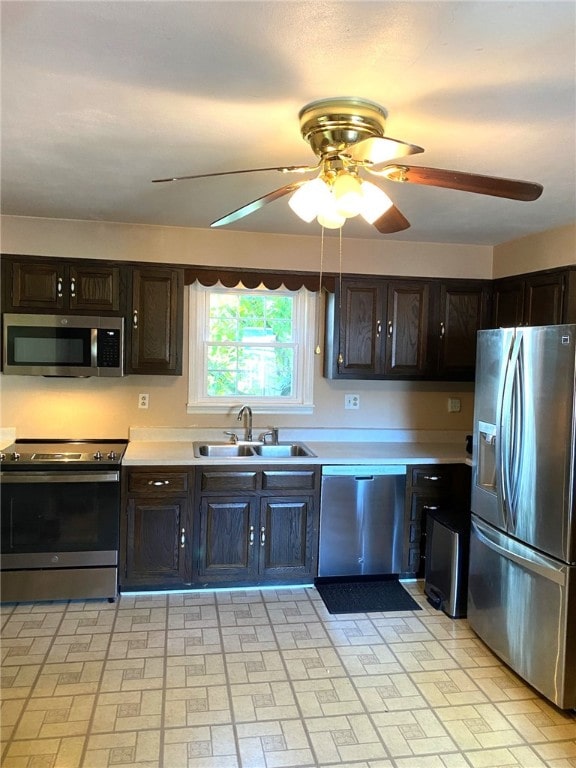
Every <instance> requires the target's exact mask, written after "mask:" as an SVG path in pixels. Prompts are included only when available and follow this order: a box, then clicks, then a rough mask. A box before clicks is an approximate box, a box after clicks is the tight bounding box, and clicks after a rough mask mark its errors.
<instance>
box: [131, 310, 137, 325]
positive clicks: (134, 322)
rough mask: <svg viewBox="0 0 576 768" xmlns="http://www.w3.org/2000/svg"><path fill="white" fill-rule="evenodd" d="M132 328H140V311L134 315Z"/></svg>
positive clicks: (135, 311)
mask: <svg viewBox="0 0 576 768" xmlns="http://www.w3.org/2000/svg"><path fill="white" fill-rule="evenodd" d="M132 328H138V310H137V309H135V310H134V312H133V313H132Z"/></svg>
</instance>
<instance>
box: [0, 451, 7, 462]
mask: <svg viewBox="0 0 576 768" xmlns="http://www.w3.org/2000/svg"><path fill="white" fill-rule="evenodd" d="M0 461H6V454H5V453H0Z"/></svg>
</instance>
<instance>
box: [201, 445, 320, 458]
mask: <svg viewBox="0 0 576 768" xmlns="http://www.w3.org/2000/svg"><path fill="white" fill-rule="evenodd" d="M194 456H195V457H196V458H197V459H201V458H210V459H294V458H305V457H307V456H316V454H315V453H314V452H313V451H311V450H310V448H308V446H307V445H305V444H304V443H298V442H295V443H276V444H271V443H242V442H240V443H206V442H196V443H194Z"/></svg>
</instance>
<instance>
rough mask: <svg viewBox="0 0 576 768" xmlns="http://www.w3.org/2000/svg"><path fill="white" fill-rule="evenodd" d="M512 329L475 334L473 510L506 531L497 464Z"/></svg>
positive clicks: (512, 341)
mask: <svg viewBox="0 0 576 768" xmlns="http://www.w3.org/2000/svg"><path fill="white" fill-rule="evenodd" d="M513 343H514V329H513V328H501V329H497V330H490V331H480V332H479V333H478V342H477V356H476V386H475V390H474V435H473V447H472V457H473V459H472V461H473V464H472V510H473V512H475V513H476V514H477V515H480V517H482V518H483V519H484V520H487V521H488V522H489V523H491V524H492V525H495V526H496V527H498V528H501V529H503V530H505V527H506V523H505V520H504V515H503V512H502V506H501V498H499V493H498V490H499V485H500V483H499V477H498V473H497V462H498V459H499V453H500V427H499V419H500V415H501V412H502V408H501V402H502V396H503V392H504V384H505V381H506V372H507V366H508V361H509V358H510V353H511V350H512V347H513Z"/></svg>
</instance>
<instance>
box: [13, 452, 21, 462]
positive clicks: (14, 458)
mask: <svg viewBox="0 0 576 768" xmlns="http://www.w3.org/2000/svg"><path fill="white" fill-rule="evenodd" d="M19 459H20V454H19V453H16V452H14V453H13V454H12V461H19Z"/></svg>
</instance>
